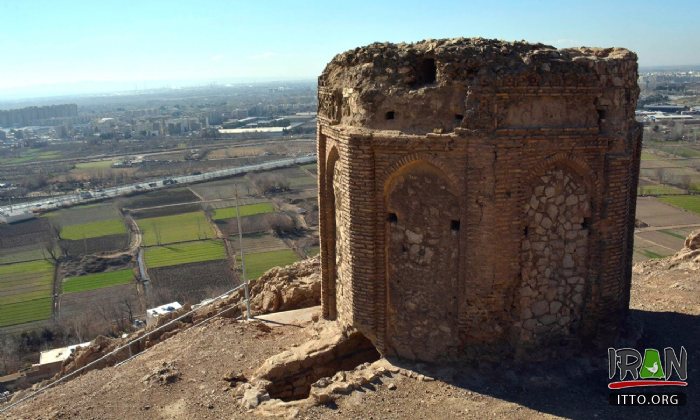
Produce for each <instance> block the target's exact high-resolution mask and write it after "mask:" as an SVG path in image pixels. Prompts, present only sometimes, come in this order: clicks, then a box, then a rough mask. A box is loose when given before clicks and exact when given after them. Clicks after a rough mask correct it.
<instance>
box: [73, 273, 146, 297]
mask: <svg viewBox="0 0 700 420" xmlns="http://www.w3.org/2000/svg"><path fill="white" fill-rule="evenodd" d="M132 280H134V273H133V272H132V271H131V270H129V269H126V270H117V271H110V272H108V273H97V274H88V275H86V276H80V277H70V278H67V279H65V280H64V282H63V293H74V292H84V291H87V290H95V289H101V288H103V287H110V286H118V285H120V284H128V283H130V282H131V281H132Z"/></svg>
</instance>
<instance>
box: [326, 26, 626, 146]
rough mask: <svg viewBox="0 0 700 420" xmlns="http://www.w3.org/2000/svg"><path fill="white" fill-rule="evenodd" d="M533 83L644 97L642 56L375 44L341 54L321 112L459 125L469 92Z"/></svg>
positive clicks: (489, 44)
mask: <svg viewBox="0 0 700 420" xmlns="http://www.w3.org/2000/svg"><path fill="white" fill-rule="evenodd" d="M528 89H530V94H540V95H547V94H548V93H551V92H558V94H561V92H574V91H575V92H577V93H580V92H589V93H590V94H591V95H594V96H595V94H596V92H602V91H605V90H609V89H619V90H628V91H629V94H628V95H626V96H627V97H630V98H636V96H637V95H636V93H637V89H638V88H637V56H636V54H635V53H633V52H631V51H629V50H626V49H623V48H585V47H582V48H566V49H556V48H554V47H552V46H548V45H544V44H529V43H526V42H524V41H517V42H506V41H499V40H490V39H482V38H454V39H440V40H425V41H421V42H417V43H413V44H406V43H401V44H392V43H374V44H371V45H368V46H365V47H361V48H356V49H354V50H350V51H346V52H344V53H342V54H338V55H337V56H335V57H334V58H333V60H332V61H331V62H330V63H329V64H328V65H327V66H326V68H325V70H324V71H323V73H322V74H321V76H320V77H319V111H320V115H321V117H322V118H326V119H327V120H329V121H330V122H331V123H332V124H344V125H350V126H357V127H366V128H376V129H389V130H400V131H403V132H414V133H421V132H425V131H428V132H430V131H434V130H435V129H446V130H451V129H453V128H454V127H455V126H460V125H462V124H461V120H462V119H464V117H465V114H467V113H468V112H469V110H470V109H469V108H470V106H469V105H470V104H469V103H468V96H469V95H474V94H478V93H479V92H489V93H504V92H505V93H507V92H513V91H518V90H519V91H520V92H526V91H527V90H528ZM402 117H403V118H402ZM392 120H398V121H393V122H390V121H392ZM428 121H429V123H428ZM423 122H425V123H423ZM462 126H464V125H462Z"/></svg>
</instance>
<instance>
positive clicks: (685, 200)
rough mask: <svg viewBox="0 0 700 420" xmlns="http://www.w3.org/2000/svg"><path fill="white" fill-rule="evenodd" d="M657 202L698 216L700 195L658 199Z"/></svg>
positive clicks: (699, 212)
mask: <svg viewBox="0 0 700 420" xmlns="http://www.w3.org/2000/svg"><path fill="white" fill-rule="evenodd" d="M659 200H661V201H663V202H664V203H667V204H670V205H672V206H675V207H679V208H682V209H684V210H688V211H692V212H694V213H698V214H700V195H678V196H672V197H671V196H669V197H659Z"/></svg>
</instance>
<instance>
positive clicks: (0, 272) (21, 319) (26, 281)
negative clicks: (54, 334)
mask: <svg viewBox="0 0 700 420" xmlns="http://www.w3.org/2000/svg"><path fill="white" fill-rule="evenodd" d="M52 293H53V265H52V264H51V263H49V262H48V261H30V262H23V263H17V264H7V265H0V327H5V326H9V325H17V324H22V323H25V322H31V321H39V320H42V319H47V318H49V317H51V311H52V298H51V295H52Z"/></svg>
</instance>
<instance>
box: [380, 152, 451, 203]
mask: <svg viewBox="0 0 700 420" xmlns="http://www.w3.org/2000/svg"><path fill="white" fill-rule="evenodd" d="M419 163H425V164H428V165H430V166H432V167H434V168H435V169H437V170H438V172H439V173H440V174H441V175H442V177H443V178H444V179H445V180H447V181H448V188H449V189H450V191H451V192H452V193H453V194H455V195H459V194H458V192H459V188H457V186H458V185H459V183H460V181H459V178H458V177H457V176H455V174H454V173H453V172H452V171H451V170H450V169H449V168H448V166H447V165H446V164H445V162H443V161H442V160H441V159H437V158H435V157H434V156H432V155H431V154H429V153H420V152H418V153H410V154H407V155H404V156H402V157H401V158H399V159H396V160H395V161H394V162H393V163H392V164H391V165H389V166H388V167H387V169H386V170H385V171H384V172H383V173H382V175H381V178H380V179H379V180H378V182H379V185H383V186H384V195H386V193H387V188H388V187H389V185H390V184H391V183H390V182H388V181H390V180H391V179H393V178H395V177H396V176H397V175H399V174H400V173H401V172H403V171H405V170H407V169H408V168H409V167H410V166H412V165H415V164H419Z"/></svg>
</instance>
